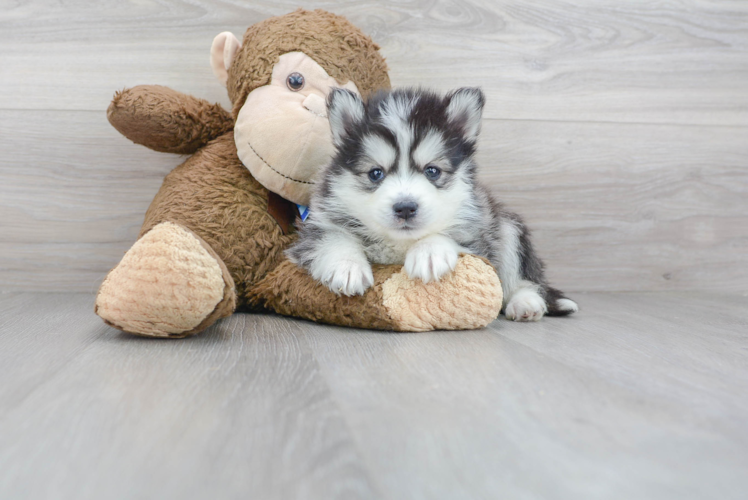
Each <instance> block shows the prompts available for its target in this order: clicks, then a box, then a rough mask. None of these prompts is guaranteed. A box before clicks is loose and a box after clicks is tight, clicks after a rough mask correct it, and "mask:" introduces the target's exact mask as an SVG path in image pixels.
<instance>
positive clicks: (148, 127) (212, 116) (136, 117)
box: [107, 85, 234, 154]
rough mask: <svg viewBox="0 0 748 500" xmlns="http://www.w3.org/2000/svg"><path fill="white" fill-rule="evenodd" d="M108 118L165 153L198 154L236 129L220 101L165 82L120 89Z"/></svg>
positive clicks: (122, 130)
mask: <svg viewBox="0 0 748 500" xmlns="http://www.w3.org/2000/svg"><path fill="white" fill-rule="evenodd" d="M107 118H108V119H109V123H111V124H112V126H113V127H114V128H116V129H117V130H118V131H119V132H120V133H121V134H122V135H124V136H125V137H127V138H128V139H130V140H131V141H133V142H134V143H136V144H141V145H143V146H145V147H147V148H150V149H153V150H156V151H161V152H164V153H178V154H190V153H194V152H195V151H197V150H198V149H199V148H200V147H201V146H204V145H205V144H207V143H208V142H209V141H211V140H213V139H215V138H216V137H219V136H221V135H223V134H225V133H226V132H228V131H230V130H231V129H233V128H234V119H233V118H232V117H231V114H230V113H229V112H228V111H226V110H225V109H223V107H221V105H220V104H210V103H209V102H208V101H206V100H204V99H199V98H197V97H193V96H191V95H188V94H183V93H181V92H177V91H176V90H172V89H170V88H168V87H163V86H161V85H138V86H137V87H133V88H131V89H125V90H123V91H121V92H117V93H116V94H114V98H113V99H112V103H111V104H110V105H109V109H107Z"/></svg>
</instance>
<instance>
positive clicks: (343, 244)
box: [287, 88, 578, 321]
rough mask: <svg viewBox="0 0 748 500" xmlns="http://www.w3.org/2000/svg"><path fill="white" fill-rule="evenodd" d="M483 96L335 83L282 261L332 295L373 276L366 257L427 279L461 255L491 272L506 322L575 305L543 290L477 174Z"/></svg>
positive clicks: (525, 243)
mask: <svg viewBox="0 0 748 500" xmlns="http://www.w3.org/2000/svg"><path fill="white" fill-rule="evenodd" d="M483 103H484V97H483V93H482V92H481V90H480V89H478V88H461V89H458V90H455V91H453V92H450V93H449V94H448V95H447V96H446V97H441V96H439V95H437V94H435V93H433V92H430V91H425V90H421V89H403V90H394V91H387V92H380V93H378V94H376V95H374V96H373V97H372V98H371V99H369V101H368V102H367V103H364V102H363V101H362V100H361V98H360V97H359V96H357V95H356V94H354V93H353V92H350V91H347V90H344V89H334V90H333V91H332V92H331V93H330V95H329V96H328V99H327V107H328V116H329V120H330V128H331V130H332V134H333V142H334V144H335V147H336V153H335V155H334V158H333V160H332V162H331V163H330V164H329V166H328V167H327V168H326V169H324V171H323V172H322V173H321V176H320V178H319V182H318V183H317V186H316V190H315V192H314V194H313V195H312V201H311V205H310V215H309V219H308V220H307V221H306V222H305V223H304V224H303V225H302V226H301V227H300V238H299V241H298V242H297V243H296V244H295V245H294V246H293V247H292V248H290V249H289V250H288V251H287V255H288V257H289V258H290V259H291V260H292V261H293V262H294V263H296V264H297V265H299V266H300V267H302V268H304V269H306V270H307V271H308V272H309V273H310V274H311V275H312V276H313V277H314V278H315V279H317V280H318V281H321V282H322V283H324V284H325V285H327V286H328V287H329V288H330V290H332V291H333V292H335V293H338V294H343V295H360V294H363V293H364V292H365V291H366V289H367V288H369V287H370V286H371V285H372V284H373V282H374V278H373V275H372V271H371V264H370V263H372V262H373V263H379V264H403V265H404V267H405V271H406V272H407V273H408V275H409V276H410V277H411V278H414V279H415V278H418V279H421V280H423V282H424V283H428V282H430V281H433V280H438V279H439V278H441V277H442V276H444V275H446V274H448V273H450V272H451V271H452V270H453V269H454V267H455V265H456V264H457V259H458V255H459V254H460V253H462V252H464V253H471V254H475V255H479V256H482V257H485V258H486V259H488V260H489V261H490V262H491V264H493V266H494V267H495V268H496V270H497V272H498V274H499V279H500V280H501V284H502V288H503V292H504V304H503V305H504V308H503V309H504V314H505V316H506V317H507V318H508V319H513V320H515V321H537V320H539V319H540V318H542V317H543V315H544V314H549V315H556V316H564V315H567V314H571V313H573V312H576V311H577V309H578V307H577V304H576V303H575V302H574V301H572V300H570V299H568V298H566V297H564V295H563V294H562V293H561V292H560V291H559V290H556V289H555V288H551V287H550V286H548V283H547V282H546V279H545V275H544V272H543V263H542V262H541V260H540V259H539V258H538V257H537V256H536V255H535V252H534V251H533V248H532V244H531V243H530V234H529V232H528V229H527V227H526V226H525V225H524V224H523V222H522V219H521V218H520V217H519V216H517V215H516V214H513V213H511V212H508V211H506V210H505V209H504V207H503V206H502V205H501V204H499V203H497V202H496V201H494V199H493V198H492V197H491V195H490V194H489V191H488V189H486V188H485V187H484V186H482V185H481V184H479V183H478V181H477V179H476V169H477V166H476V164H475V161H474V160H473V155H474V153H475V149H476V141H477V139H478V133H479V131H480V124H481V113H482V110H483Z"/></svg>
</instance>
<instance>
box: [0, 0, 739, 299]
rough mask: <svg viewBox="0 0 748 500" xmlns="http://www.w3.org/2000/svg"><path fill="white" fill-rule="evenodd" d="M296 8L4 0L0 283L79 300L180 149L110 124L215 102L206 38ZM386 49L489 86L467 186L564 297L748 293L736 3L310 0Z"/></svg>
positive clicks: (438, 83) (444, 82) (0, 13)
mask: <svg viewBox="0 0 748 500" xmlns="http://www.w3.org/2000/svg"><path fill="white" fill-rule="evenodd" d="M296 6H297V5H296V4H295V3H292V2H286V1H281V2H268V1H261V2H251V3H249V4H248V3H246V2H221V3H213V2H203V1H195V2H180V1H175V0H165V1H162V2H148V1H146V2H124V3H123V2H113V1H103V2H96V3H95V4H91V3H85V2H84V3H58V2H50V1H45V0H37V1H19V2H5V3H3V4H2V8H0V151H2V152H3V154H2V157H0V290H16V291H19V290H29V291H34V290H46V291H80V292H91V291H92V290H95V289H96V287H97V286H98V284H99V283H100V282H101V280H102V279H103V278H104V276H105V274H106V272H107V271H108V270H109V269H110V268H111V267H113V266H114V265H115V264H116V263H117V262H118V260H119V259H120V258H121V256H122V255H123V253H124V252H125V251H126V250H127V249H128V248H129V246H130V245H131V244H132V242H133V241H134V238H135V237H136V235H137V232H138V228H139V226H140V224H141V222H142V219H143V215H144V213H145V210H146V208H147V206H148V204H149V202H150V200H151V199H152V197H153V195H154V194H155V192H156V191H157V189H158V187H159V186H160V183H161V181H162V179H163V177H164V175H165V174H166V173H167V172H168V171H169V170H170V169H171V168H173V167H174V166H175V165H177V164H178V163H179V162H180V161H181V158H179V157H177V156H171V155H164V154H158V153H154V152H151V151H148V150H145V149H144V148H142V147H137V146H134V145H132V144H130V143H129V142H128V141H127V140H125V139H123V138H122V137H121V136H119V135H118V134H117V133H116V132H115V131H114V130H113V129H112V128H111V127H110V126H109V125H108V123H107V122H106V118H105V114H104V110H105V108H106V106H107V105H108V103H109V100H110V98H111V96H112V94H113V92H114V91H115V90H117V89H121V88H122V87H125V86H131V85H136V84H141V83H159V84H163V85H168V86H171V87H173V88H175V89H178V90H181V91H185V92H188V93H192V94H195V95H197V96H200V97H204V98H207V99H209V100H213V101H217V102H222V103H223V104H224V105H228V99H227V97H226V94H225V89H223V87H221V86H220V85H219V84H218V83H217V82H216V81H215V79H214V77H213V76H212V72H211V71H210V68H209V66H208V63H207V54H208V48H209V46H210V42H211V40H212V37H213V36H214V35H215V34H216V33H218V32H220V31H224V30H231V31H233V32H234V33H237V34H241V33H242V32H243V31H244V30H245V29H246V26H247V25H249V24H252V23H254V22H257V21H260V20H262V19H264V18H266V17H268V16H271V15H278V14H283V13H285V12H288V11H289V10H292V9H293V8H295V7H296ZM305 7H306V8H318V7H319V8H324V9H328V10H331V11H334V12H337V13H339V14H343V15H345V16H347V17H349V18H350V19H351V20H352V21H353V22H354V23H355V24H357V25H358V26H360V27H361V28H362V29H364V30H365V31H366V32H368V33H370V34H371V35H372V36H373V38H374V39H375V40H376V41H377V42H378V43H380V44H381V45H382V51H383V53H384V54H385V56H386V57H387V59H388V62H389V65H390V68H391V76H392V81H393V83H394V84H395V85H414V84H423V85H427V86H431V87H435V88H437V89H441V90H446V89H449V88H453V87H456V86H464V85H481V86H482V87H483V89H484V90H485V92H486V94H487V96H488V104H487V109H486V117H487V119H486V121H485V125H484V131H483V136H482V140H481V145H480V148H481V149H480V152H479V160H480V162H481V164H482V170H483V173H482V177H483V179H484V180H485V181H486V182H488V183H489V184H490V185H491V186H492V188H493V189H494V191H495V192H496V193H497V195H499V197H500V198H501V199H502V200H503V201H505V203H506V204H507V205H508V206H509V207H510V208H513V209H515V210H516V211H518V212H519V213H521V214H523V215H524V216H525V218H526V219H527V221H528V223H529V224H530V226H531V227H532V228H533V229H534V230H535V240H536V244H537V246H538V248H539V250H540V253H541V255H542V256H544V257H545V259H546V261H547V264H548V268H549V275H550V277H551V279H552V281H553V282H554V283H555V284H557V285H558V286H559V287H561V288H564V289H567V290H571V291H577V290H696V289H704V290H716V291H727V292H741V293H742V292H746V291H748V266H746V261H747V260H748V251H747V250H748V235H747V231H748V229H746V228H747V227H748V224H747V221H746V214H748V141H746V140H745V137H748V118H747V117H748V113H747V112H746V111H748V92H746V91H745V89H746V88H748V7H746V5H743V4H742V3H739V2H703V1H699V0H684V1H678V2H669V3H648V4H646V3H641V2H639V3H632V4H621V3H620V2H613V1H608V0H606V1H602V2H588V1H586V0H578V1H576V2H573V3H568V2H560V1H558V0H543V1H540V2H533V3H532V5H529V4H528V3H527V2H520V3H517V2H506V1H499V2H488V1H478V0H471V1H456V2H441V1H425V0H418V1H413V2H407V3H401V2H373V1H363V2H355V3H346V2H337V1H320V2H308V3H306V4H305Z"/></svg>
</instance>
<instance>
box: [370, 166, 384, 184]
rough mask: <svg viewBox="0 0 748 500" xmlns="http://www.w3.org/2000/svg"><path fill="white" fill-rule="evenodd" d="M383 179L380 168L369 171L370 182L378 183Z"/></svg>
mask: <svg viewBox="0 0 748 500" xmlns="http://www.w3.org/2000/svg"><path fill="white" fill-rule="evenodd" d="M382 177H384V172H383V171H382V169H381V168H373V169H371V170H369V179H370V180H371V182H379V181H381V180H382Z"/></svg>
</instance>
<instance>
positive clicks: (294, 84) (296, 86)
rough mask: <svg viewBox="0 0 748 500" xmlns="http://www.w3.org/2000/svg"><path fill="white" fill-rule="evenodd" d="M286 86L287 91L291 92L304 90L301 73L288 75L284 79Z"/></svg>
mask: <svg viewBox="0 0 748 500" xmlns="http://www.w3.org/2000/svg"><path fill="white" fill-rule="evenodd" d="M286 85H287V86H288V88H289V90H292V91H293V92H298V91H299V90H301V89H302V88H304V75H302V74H301V73H291V74H290V75H288V78H286Z"/></svg>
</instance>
